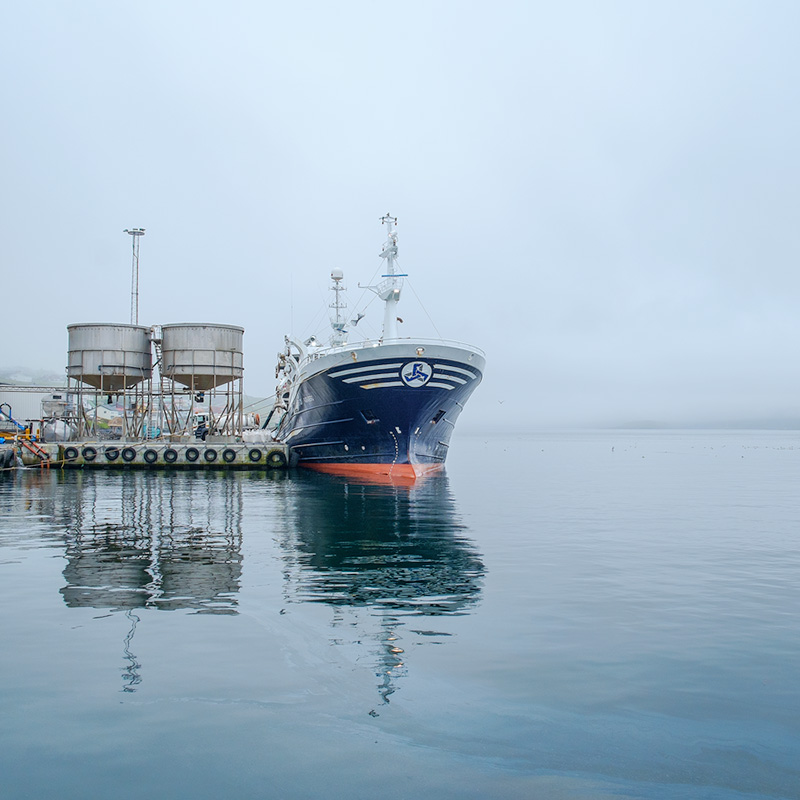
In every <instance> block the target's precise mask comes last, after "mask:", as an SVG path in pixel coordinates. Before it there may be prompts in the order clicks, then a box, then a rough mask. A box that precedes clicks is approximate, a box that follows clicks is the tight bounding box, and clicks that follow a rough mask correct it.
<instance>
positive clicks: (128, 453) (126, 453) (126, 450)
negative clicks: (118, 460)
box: [122, 447, 136, 463]
mask: <svg viewBox="0 0 800 800" xmlns="http://www.w3.org/2000/svg"><path fill="white" fill-rule="evenodd" d="M135 458H136V451H135V450H134V449H133V448H132V447H123V448H122V460H123V461H127V462H128V463H130V462H131V461H133V460H134V459H135Z"/></svg>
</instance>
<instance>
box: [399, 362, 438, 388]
mask: <svg viewBox="0 0 800 800" xmlns="http://www.w3.org/2000/svg"><path fill="white" fill-rule="evenodd" d="M432 376H433V368H432V367H431V365H430V364H427V363H426V362H424V361H409V362H408V364H406V365H405V366H404V367H403V369H401V370H400V377H401V378H402V379H403V383H404V384H405V385H406V386H412V387H417V386H424V385H425V384H426V383H427V382H428V381H429V380H430V379H431V377H432Z"/></svg>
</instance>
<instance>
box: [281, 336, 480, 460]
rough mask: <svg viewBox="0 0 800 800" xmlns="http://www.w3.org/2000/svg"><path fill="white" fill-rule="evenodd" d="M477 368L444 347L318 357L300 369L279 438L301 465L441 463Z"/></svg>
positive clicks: (472, 358) (473, 360) (459, 350)
mask: <svg viewBox="0 0 800 800" xmlns="http://www.w3.org/2000/svg"><path fill="white" fill-rule="evenodd" d="M420 352H421V353H422V355H418V353H420ZM483 367H484V359H483V356H482V355H481V354H480V353H479V352H478V351H476V350H473V349H471V348H470V349H467V348H465V347H464V346H454V345H445V344H437V345H434V346H431V345H430V344H429V343H426V345H425V346H424V347H421V346H419V345H418V343H416V342H415V343H403V344H386V345H381V346H379V347H362V348H357V349H349V348H347V349H345V348H342V349H341V350H340V351H338V352H335V353H326V354H325V355H320V356H318V357H317V358H312V359H310V360H309V361H308V363H307V364H306V365H305V366H303V367H302V368H301V370H300V374H299V375H298V376H297V378H296V381H295V384H294V387H293V391H292V395H291V397H290V399H289V408H288V411H287V413H286V415H285V417H284V419H283V422H282V423H281V426H280V429H279V431H278V438H279V439H280V440H281V441H283V442H285V443H286V444H287V445H289V448H290V454H291V457H292V462H293V463H295V464H299V465H301V466H309V467H316V468H318V469H323V470H326V471H332V472H337V471H341V472H348V471H349V472H359V471H361V472H365V473H366V472H370V471H374V472H378V473H381V472H383V473H384V474H386V473H394V472H396V473H397V474H398V475H400V474H407V475H409V474H412V473H413V475H418V474H421V473H422V472H425V471H427V470H429V469H432V468H436V467H440V466H441V465H443V464H444V461H445V459H446V458H447V450H448V447H449V444H450V437H451V435H452V433H453V429H454V426H455V422H456V420H457V419H458V416H459V414H460V413H461V411H462V410H463V408H464V404H465V403H466V401H467V399H468V398H469V396H470V395H471V394H472V392H473V391H474V390H475V388H476V387H477V385H478V384H479V383H480V381H481V378H482V376H483V372H482V371H483ZM381 467H383V468H384V469H381ZM386 467H388V468H389V469H388V470H387V469H386ZM348 468H352V469H348Z"/></svg>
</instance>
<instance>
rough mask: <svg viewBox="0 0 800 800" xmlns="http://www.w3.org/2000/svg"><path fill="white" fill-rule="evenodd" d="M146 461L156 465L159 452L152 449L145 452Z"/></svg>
mask: <svg viewBox="0 0 800 800" xmlns="http://www.w3.org/2000/svg"><path fill="white" fill-rule="evenodd" d="M144 460H145V461H146V462H147V463H148V464H155V463H156V461H158V450H153V448H152V447H150V448H148V449H147V450H145V451H144Z"/></svg>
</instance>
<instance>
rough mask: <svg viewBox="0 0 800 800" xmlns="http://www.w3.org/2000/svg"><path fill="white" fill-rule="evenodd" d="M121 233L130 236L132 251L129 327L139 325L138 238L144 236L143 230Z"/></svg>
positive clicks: (133, 229) (134, 229)
mask: <svg viewBox="0 0 800 800" xmlns="http://www.w3.org/2000/svg"><path fill="white" fill-rule="evenodd" d="M123 233H128V234H130V235H131V236H132V237H133V238H132V239H131V247H132V249H133V263H132V264H131V325H138V324H139V237H140V236H144V228H125V230H124V231H123Z"/></svg>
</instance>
